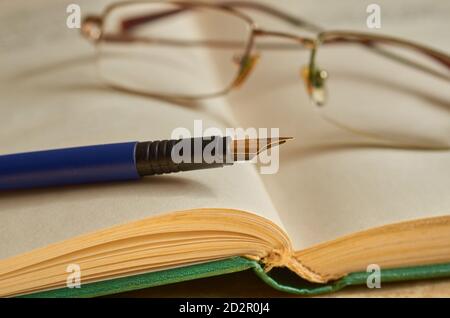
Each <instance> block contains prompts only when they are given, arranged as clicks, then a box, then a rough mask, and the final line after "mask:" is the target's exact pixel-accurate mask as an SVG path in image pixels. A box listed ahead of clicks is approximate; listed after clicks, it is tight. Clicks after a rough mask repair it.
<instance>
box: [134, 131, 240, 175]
mask: <svg viewBox="0 0 450 318" xmlns="http://www.w3.org/2000/svg"><path fill="white" fill-rule="evenodd" d="M230 145H231V143H230V139H229V137H216V136H214V137H202V138H188V139H178V140H175V139H172V140H156V141H146V142H139V143H138V144H137V145H136V150H135V158H136V168H137V171H138V173H139V175H140V176H149V175H157V174H166V173H173V172H180V171H189V170H199V169H209V168H221V167H223V166H224V165H230V164H233V161H232V160H230V158H232V156H231V157H230V155H231V154H230ZM217 150H220V151H217Z"/></svg>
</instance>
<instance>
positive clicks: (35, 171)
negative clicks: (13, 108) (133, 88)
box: [0, 136, 291, 190]
mask: <svg viewBox="0 0 450 318" xmlns="http://www.w3.org/2000/svg"><path fill="white" fill-rule="evenodd" d="M289 139H291V138H290V137H280V138H264V139H248V138H247V139H241V140H239V139H232V138H231V137H228V136H227V137H221V136H212V137H198V138H183V139H172V140H156V141H146V142H125V143H114V144H104V145H94V146H83V147H73V148H63V149H53V150H44V151H34V152H25V153H18V154H8V155H1V156H0V190H17V189H30V188H42V187H52V186H64V185H75V184H88V183H97V182H111V181H126V180H137V179H140V178H142V177H145V176H151V175H159V174H166V173H175V172H181V171H189V170H198V169H209V168H220V167H224V166H228V165H232V164H234V163H235V162H239V161H249V160H252V159H253V158H255V157H256V156H257V155H258V154H259V153H260V152H262V151H264V150H267V149H269V148H271V147H274V146H278V145H281V144H283V143H285V142H286V141H287V140H289ZM205 154H209V156H206V155H205ZM208 157H210V158H208Z"/></svg>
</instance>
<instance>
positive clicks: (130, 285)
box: [19, 257, 450, 298]
mask: <svg viewBox="0 0 450 318" xmlns="http://www.w3.org/2000/svg"><path fill="white" fill-rule="evenodd" d="M244 270H253V272H254V273H255V274H256V275H257V276H258V277H260V278H261V279H262V280H263V281H264V282H265V283H267V284H268V285H270V286H271V287H273V288H275V289H277V290H280V291H282V292H286V293H290V294H297V295H302V296H314V295H320V294H326V293H332V292H336V291H338V290H340V289H342V288H345V287H347V286H352V285H364V284H366V281H367V278H368V276H369V275H370V274H371V273H370V272H357V273H351V274H349V275H347V276H345V277H343V278H341V279H339V280H336V281H333V282H330V283H327V284H316V283H310V282H307V281H304V283H299V284H298V285H295V286H291V285H287V284H284V283H283V282H281V281H278V280H277V279H276V278H274V277H272V276H271V275H270V272H269V273H266V272H265V271H264V269H263V267H262V266H261V264H259V263H258V262H256V261H253V260H249V259H246V258H244V257H233V258H229V259H224V260H218V261H212V262H207V263H201V264H195V265H190V266H185V267H178V268H173V269H168V270H162V271H157V272H151V273H146V274H139V275H133V276H127V277H122V278H116V279H111V280H106V281H100V282H94V283H89V284H85V285H82V287H81V288H60V289H55V290H49V291H43V292H37V293H33V294H27V295H22V296H19V297H23V298H59V297H64V298H67V297H74V298H75V297H76V298H81V297H98V296H105V295H111V294H116V293H122V292H127V291H132V290H138V289H143V288H149V287H155V286H161V285H167V284H174V283H178V282H183V281H188V280H193V279H199V278H206V277H211V276H218V275H224V274H230V273H235V272H240V271H244ZM440 277H450V263H446V264H433V265H426V266H414V267H403V268H394V269H386V270H381V280H382V282H383V283H388V282H397V281H408V280H419V279H431V278H440Z"/></svg>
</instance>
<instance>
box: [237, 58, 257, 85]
mask: <svg viewBox="0 0 450 318" xmlns="http://www.w3.org/2000/svg"><path fill="white" fill-rule="evenodd" d="M259 58H260V55H259V54H252V55H249V56H247V57H242V56H239V55H236V56H234V58H233V60H234V62H235V63H236V64H237V65H239V68H240V71H239V74H238V76H237V77H236V79H235V81H234V83H233V88H239V87H240V86H241V85H242V84H243V83H244V82H245V80H246V79H247V78H248V76H249V75H250V73H251V72H252V70H253V69H254V67H255V65H256V63H257V62H258V61H259Z"/></svg>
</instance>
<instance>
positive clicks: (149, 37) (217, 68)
mask: <svg viewBox="0 0 450 318" xmlns="http://www.w3.org/2000/svg"><path fill="white" fill-rule="evenodd" d="M241 9H249V10H255V11H259V12H260V13H263V14H266V15H268V16H271V17H273V18H274V19H279V20H280V21H283V22H286V23H287V24H290V25H292V26H293V27H297V28H299V29H302V30H304V31H308V32H312V33H314V34H315V35H314V36H311V37H305V36H300V35H298V34H294V33H285V32H278V31H272V30H268V29H265V28H262V27H260V26H258V25H257V24H256V23H255V22H254V21H253V20H252V19H251V18H250V17H249V16H248V15H247V14H245V13H244V12H243V11H242V10H241ZM82 33H83V35H84V36H86V37H87V38H88V39H90V40H91V41H93V42H94V43H95V44H96V47H97V48H98V53H99V54H98V59H97V61H98V68H99V73H100V76H101V77H102V79H103V80H104V81H105V82H106V83H108V84H109V85H110V86H112V87H114V88H118V89H122V90H126V91H131V92H137V93H141V94H147V95H150V96H156V97H163V98H170V99H203V98H211V97H217V96H221V95H224V94H227V93H229V92H230V91H231V90H233V89H235V88H237V87H239V86H241V85H242V84H243V83H244V81H245V80H246V79H247V78H248V76H249V75H250V73H251V71H252V70H253V69H254V67H255V65H256V62H257V61H258V59H259V56H260V54H259V51H263V50H269V49H283V48H285V46H283V45H281V44H280V43H279V42H273V43H270V42H267V41H263V42H264V43H258V40H259V39H262V38H272V39H274V40H277V39H281V40H285V41H290V42H292V45H294V47H295V48H298V49H307V50H309V51H310V59H309V62H308V61H306V65H305V66H304V67H303V68H301V75H302V78H303V80H304V82H305V87H306V90H307V93H308V95H309V96H310V99H311V100H312V101H313V104H314V105H316V106H317V109H318V111H319V112H320V114H321V115H322V117H323V118H325V119H326V120H328V121H329V122H332V123H333V124H335V125H338V126H340V127H342V128H345V129H347V130H351V131H353V132H355V133H359V134H364V135H367V136H370V137H374V138H377V139H384V140H390V141H395V142H396V143H397V144H402V145H413V146H420V147H438V148H446V147H449V146H450V120H449V119H450V85H449V84H450V55H448V54H445V53H442V52H439V51H437V50H435V49H432V48H429V47H426V46H424V45H420V44H417V43H413V42H410V41H406V40H403V39H398V38H394V37H390V36H382V35H376V34H372V33H370V34H368V33H359V32H346V31H345V32H344V31H324V30H322V29H321V28H320V27H318V26H316V25H314V24H313V23H310V22H308V21H305V20H303V19H300V18H298V17H295V16H292V15H290V14H289V13H285V12H282V11H280V10H278V9H275V8H272V7H270V6H266V5H263V4H260V3H252V2H234V1H227V2H224V3H219V4H217V3H216V4H209V3H203V2H192V1H182V2H181V1H180V2H178V1H127V2H119V3H115V4H113V5H111V6H109V7H107V8H106V10H105V11H104V13H103V14H102V16H88V17H86V18H85V20H84V21H83V25H82ZM291 48H292V47H291ZM275 62H276V61H275Z"/></svg>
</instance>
